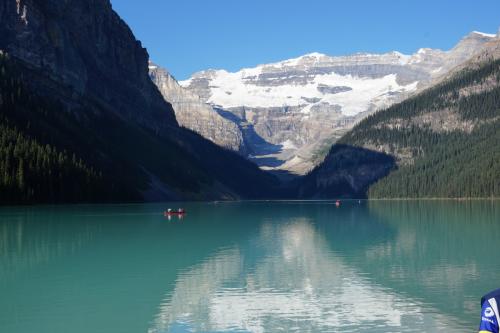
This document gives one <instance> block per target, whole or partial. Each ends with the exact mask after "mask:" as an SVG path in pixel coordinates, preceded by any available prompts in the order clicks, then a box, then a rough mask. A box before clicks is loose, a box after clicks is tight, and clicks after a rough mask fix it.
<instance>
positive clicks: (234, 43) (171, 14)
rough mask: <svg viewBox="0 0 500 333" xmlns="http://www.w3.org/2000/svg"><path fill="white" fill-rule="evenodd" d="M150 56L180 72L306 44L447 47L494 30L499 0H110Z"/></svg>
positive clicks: (332, 50) (334, 51) (347, 49)
mask: <svg viewBox="0 0 500 333" xmlns="http://www.w3.org/2000/svg"><path fill="white" fill-rule="evenodd" d="M112 4H113V8H114V9H115V10H116V11H117V12H118V13H119V14H120V15H121V16H122V18H124V19H125V21H127V23H128V24H129V25H130V27H131V28H132V30H133V31H134V33H135V35H136V37H137V38H138V39H139V40H141V41H142V43H143V45H144V46H145V47H146V48H147V49H148V50H149V53H150V55H151V58H152V60H153V61H155V62H157V63H158V64H160V65H162V66H164V67H166V68H167V69H168V70H170V71H171V72H172V74H173V75H174V76H176V77H177V79H181V80H182V79H185V78H188V77H189V76H190V75H191V74H192V73H194V72H196V71H199V70H203V69H207V68H224V69H227V70H231V71H234V70H238V69H240V68H242V67H251V66H255V65H257V64H262V63H268V62H273V61H279V60H284V59H289V58H293V57H297V56H300V55H302V54H305V53H310V52H321V53H326V54H329V55H344V54H351V53H354V52H374V53H375V52H386V51H391V50H398V51H400V52H403V53H413V52H414V51H416V50H417V49H418V48H420V47H432V48H441V49H445V50H446V49H449V48H451V47H452V46H453V45H454V44H455V43H456V42H457V41H458V40H459V39H460V38H461V37H462V36H464V35H466V34H468V33H469V32H470V31H472V30H479V31H483V32H488V33H496V32H497V30H498V28H499V26H500V0H413V1H409V0H408V1H405V0H399V1H397V0H364V1H362V0H348V1H347V0H344V1H335V0H307V1H306V0H301V1H298V0H141V1H136V0H112Z"/></svg>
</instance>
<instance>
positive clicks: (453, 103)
mask: <svg viewBox="0 0 500 333" xmlns="http://www.w3.org/2000/svg"><path fill="white" fill-rule="evenodd" d="M499 50H500V39H499V38H495V39H492V40H490V41H488V42H487V43H486V44H485V45H484V47H483V48H482V50H481V51H480V52H479V53H477V54H475V55H474V56H473V57H472V58H471V59H470V60H468V61H467V62H466V63H464V64H462V65H460V66H458V67H457V68H455V69H454V70H453V71H452V72H450V74H448V75H446V77H445V78H443V79H441V80H439V81H438V82H437V83H435V84H433V85H432V86H430V87H428V88H427V89H424V90H423V91H421V92H419V93H418V94H415V95H414V96H412V97H410V98H408V99H407V100H404V101H402V102H400V103H397V104H395V105H392V106H391V107H389V108H387V109H385V110H381V111H380V112H377V113H375V114H373V115H371V116H369V117H367V118H366V119H364V120H362V121H361V122H360V123H359V124H357V125H356V126H355V127H354V128H353V129H352V130H351V131H349V132H348V133H347V134H346V135H345V136H344V137H342V138H341V140H339V142H338V143H337V144H335V145H334V146H333V147H332V149H331V150H330V152H329V153H328V155H327V156H326V158H325V160H324V161H323V162H322V163H321V164H320V165H319V166H318V167H316V168H315V169H314V170H313V171H312V172H311V173H310V174H308V175H307V176H305V177H304V178H303V179H302V180H300V186H299V196H301V197H305V198H311V197H314V198H332V197H339V196H351V197H358V198H362V197H366V196H369V197H374V198H415V197H416V198H419V197H431V198H450V197H455V198H464V197H469V198H470V197H482V198H485V197H498V196H499V195H500V181H499V179H500V150H499V149H498V147H499V145H500V108H499V106H500V104H499V103H500V52H499Z"/></svg>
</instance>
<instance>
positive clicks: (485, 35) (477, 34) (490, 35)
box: [466, 31, 497, 38]
mask: <svg viewBox="0 0 500 333" xmlns="http://www.w3.org/2000/svg"><path fill="white" fill-rule="evenodd" d="M475 36H480V37H486V38H495V37H497V35H496V34H488V33H485V32H481V31H473V32H471V33H470V34H469V35H468V36H467V37H475ZM467 37H466V38H467Z"/></svg>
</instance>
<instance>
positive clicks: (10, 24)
mask: <svg viewBox="0 0 500 333" xmlns="http://www.w3.org/2000/svg"><path fill="white" fill-rule="evenodd" d="M0 21H1V22H2V23H1V26H0V49H2V50H4V51H6V52H7V53H8V54H10V55H11V56H13V57H15V58H17V59H20V60H22V61H23V62H24V63H25V64H26V65H27V66H29V67H30V68H31V69H33V70H34V72H36V73H37V74H38V75H34V76H33V78H32V81H33V82H32V83H33V84H34V85H38V88H39V89H38V90H40V91H42V90H43V89H44V88H46V87H47V85H48V82H47V80H46V78H47V77H50V78H51V79H52V80H53V81H54V82H56V83H57V84H59V85H61V86H62V87H66V88H68V93H67V96H65V98H63V99H64V100H65V102H67V103H68V105H71V104H72V103H75V102H76V101H77V100H78V98H79V97H83V96H84V97H85V98H88V99H92V100H95V101H96V102H98V103H99V104H100V105H102V106H105V107H108V108H109V109H110V110H113V111H114V112H116V113H117V114H118V115H119V116H120V117H125V118H131V119H134V120H136V121H139V122H140V123H142V124H144V125H147V126H148V127H151V128H153V129H155V130H158V131H159V130H160V129H162V128H166V127H168V126H169V125H172V124H173V125H175V123H176V121H175V118H174V114H173V112H172V110H171V109H170V110H169V109H168V107H165V103H164V101H163V99H162V98H161V95H160V94H159V93H158V91H157V89H155V88H154V85H153V84H152V83H151V80H150V78H149V77H148V70H147V66H148V58H149V56H148V54H147V52H146V50H145V49H144V48H143V47H142V46H141V43H140V42H139V41H137V40H136V39H135V37H134V35H133V34H132V32H131V30H130V29H129V27H128V26H127V25H126V24H125V22H123V21H122V20H121V18H120V17H119V16H118V15H117V14H116V13H115V12H114V11H113V10H112V7H111V4H110V2H109V1H103V0H88V1H81V0H64V1H58V0H45V1H35V0H1V1H0ZM54 90H58V92H59V93H61V87H58V88H54ZM48 93H50V94H53V93H54V92H53V91H49V92H48Z"/></svg>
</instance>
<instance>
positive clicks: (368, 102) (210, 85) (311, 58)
mask: <svg viewBox="0 0 500 333" xmlns="http://www.w3.org/2000/svg"><path fill="white" fill-rule="evenodd" d="M494 38H495V35H489V34H483V33H479V32H473V33H471V34H469V35H468V36H466V37H465V38H463V39H462V40H461V41H460V42H459V43H458V44H457V45H456V46H455V47H454V48H453V49H451V50H449V51H442V50H434V49H425V48H422V49H420V50H418V51H417V52H416V53H415V54H412V55H404V54H401V53H399V52H390V53H386V54H367V53H359V54H354V55H350V56H341V57H331V56H328V55H324V54H320V53H311V54H307V55H304V56H301V57H299V58H296V59H290V60H286V61H282V62H278V63H272V64H265V65H259V66H257V67H254V68H245V69H242V70H240V71H238V72H235V73H230V72H227V71H225V70H207V71H202V72H199V73H196V74H194V75H193V76H192V77H191V78H190V79H188V80H186V81H182V82H180V84H181V85H182V86H184V87H186V88H187V89H189V90H190V91H192V92H193V93H194V94H196V95H198V96H200V97H201V99H202V101H204V102H206V103H208V104H210V105H212V106H213V107H215V108H218V109H219V110H220V113H221V114H223V115H226V117H227V118H228V119H231V120H232V121H234V122H235V123H236V124H238V126H239V127H240V128H241V129H242V133H243V137H244V140H245V142H246V144H247V148H248V151H249V157H250V158H251V159H253V160H254V161H256V162H257V164H259V165H260V166H261V167H262V168H264V169H273V170H276V169H277V170H287V171H291V172H293V173H298V174H303V173H305V172H307V171H308V170H310V169H311V168H312V167H313V166H314V165H315V164H317V163H318V162H319V161H321V159H322V157H323V156H324V154H325V153H326V151H327V150H328V148H329V146H330V145H331V144H332V143H333V142H334V141H335V140H336V139H337V138H338V137H340V136H341V135H342V134H343V133H344V132H345V131H346V130H348V129H349V128H351V127H352V126H353V124H355V123H356V122H357V121H359V120H360V119H362V118H363V117H366V116H367V115H369V114H370V113H372V112H374V111H376V110H378V109H381V108H385V107H387V106H389V105H391V104H393V103H395V102H397V101H400V100H402V99H404V98H405V97H407V96H408V95H410V94H412V93H414V92H415V91H417V90H419V89H422V88H425V87H427V86H428V85H429V84H430V83H431V82H433V81H434V80H435V79H437V78H439V77H441V76H442V75H445V74H446V73H447V72H448V71H450V69H452V68H453V67H455V66H457V65H459V64H461V63H463V62H464V61H466V60H467V59H469V58H470V57H471V56H472V55H473V54H474V53H475V52H477V51H479V50H480V49H481V48H482V46H483V45H484V44H485V43H487V42H488V41H491V40H492V39H494Z"/></svg>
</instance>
